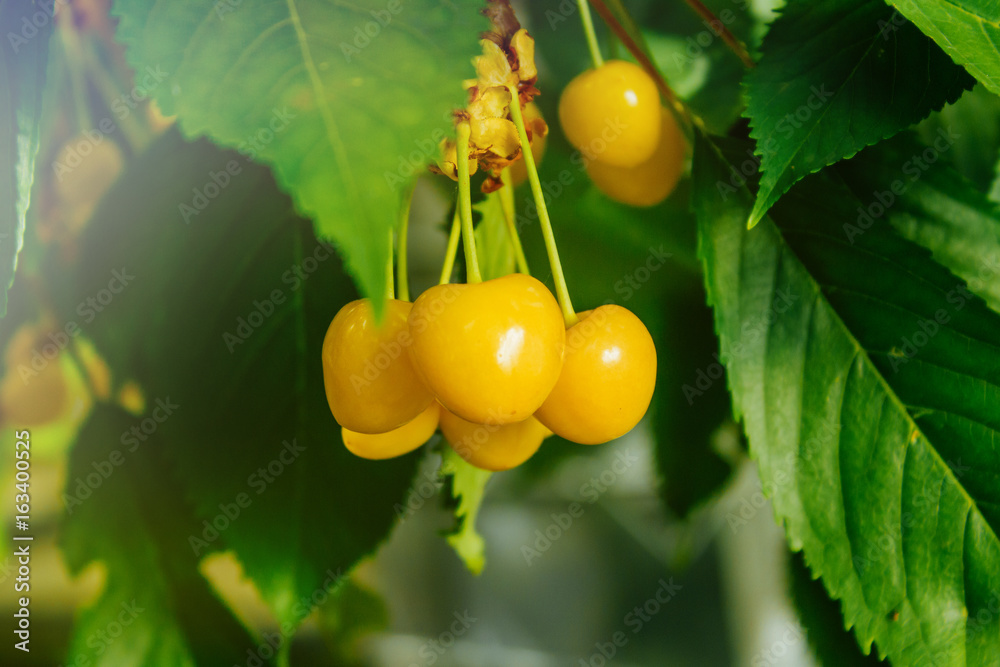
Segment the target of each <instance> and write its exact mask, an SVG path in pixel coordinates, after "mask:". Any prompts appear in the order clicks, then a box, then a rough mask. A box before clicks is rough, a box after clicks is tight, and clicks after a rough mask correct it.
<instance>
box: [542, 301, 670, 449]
mask: <svg viewBox="0 0 1000 667" xmlns="http://www.w3.org/2000/svg"><path fill="white" fill-rule="evenodd" d="M655 385H656V346H655V345H654V344H653V339H652V337H650V335H649V331H647V330H646V327H645V325H643V323H642V322H641V321H640V320H639V318H638V317H636V316H635V315H633V314H632V313H631V312H630V311H629V310H626V309H625V308H622V307H621V306H616V305H606V306H601V307H599V308H595V309H594V310H592V311H589V312H585V313H581V317H580V321H579V322H578V323H577V324H575V325H573V326H572V327H570V329H569V331H567V332H566V359H565V361H564V362H563V369H562V373H561V374H560V375H559V381H558V382H557V383H556V386H555V388H554V389H553V390H552V393H551V394H549V397H548V398H547V399H546V400H545V403H544V404H543V405H542V407H541V408H539V409H538V411H537V412H536V413H535V417H537V418H538V421H540V422H542V423H543V424H545V425H546V426H548V427H549V428H550V429H552V431H553V432H554V433H555V434H556V435H558V436H561V437H563V438H566V439H567V440H570V441H572V442H577V443H580V444H582V445H596V444H600V443H602V442H607V441H609V440H614V439H615V438H617V437H620V436H622V435H625V434H626V433H628V432H629V431H631V430H632V428H634V427H635V425H636V424H638V423H639V420H641V419H642V417H643V415H645V414H646V409H647V408H648V407H649V402H650V400H651V399H652V397H653V388H654V386H655Z"/></svg>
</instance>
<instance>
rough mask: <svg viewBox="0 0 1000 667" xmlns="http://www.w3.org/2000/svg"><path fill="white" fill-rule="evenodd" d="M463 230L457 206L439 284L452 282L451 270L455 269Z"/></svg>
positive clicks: (452, 219)
mask: <svg viewBox="0 0 1000 667" xmlns="http://www.w3.org/2000/svg"><path fill="white" fill-rule="evenodd" d="M461 231H462V222H461V217H460V216H459V215H458V207H457V206H456V207H455V215H454V216H452V218H451V232H450V233H449V234H448V249H447V250H445V251H444V252H445V255H444V264H443V265H442V266H441V279H440V280H438V285H444V284H446V283H450V282H451V272H452V271H453V270H454V269H455V254H456V253H457V252H458V237H459V236H460V233H459V232H461Z"/></svg>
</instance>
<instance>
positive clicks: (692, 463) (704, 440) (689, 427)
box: [652, 275, 732, 517]
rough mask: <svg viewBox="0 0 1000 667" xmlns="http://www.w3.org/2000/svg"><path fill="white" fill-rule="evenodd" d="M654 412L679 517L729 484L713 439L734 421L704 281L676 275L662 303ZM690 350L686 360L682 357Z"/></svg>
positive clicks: (668, 493) (671, 501)
mask: <svg viewBox="0 0 1000 667" xmlns="http://www.w3.org/2000/svg"><path fill="white" fill-rule="evenodd" d="M656 328H658V329H660V330H661V333H660V334H659V336H658V338H657V339H656V349H657V351H658V353H657V367H656V387H657V391H656V398H655V399H654V403H653V406H652V414H653V432H654V434H655V435H656V466H657V470H658V472H659V474H660V477H661V478H662V480H663V483H662V492H663V496H664V499H665V500H666V503H667V506H668V507H669V508H670V509H671V511H673V512H674V513H675V514H677V515H678V516H680V517H684V516H687V514H688V513H689V512H690V511H691V510H692V509H693V508H694V507H695V506H697V505H698V504H699V503H701V502H703V501H704V500H706V499H707V498H709V497H710V496H711V495H712V494H713V493H715V492H716V491H717V490H718V489H719V487H720V486H722V484H723V483H724V482H725V481H726V479H728V477H729V473H730V465H729V464H728V463H727V462H726V461H725V460H724V459H723V458H722V457H721V456H720V455H719V453H718V452H716V451H715V449H714V448H713V436H715V435H716V433H717V431H718V429H719V428H720V427H721V426H722V425H723V424H724V423H725V422H726V421H727V420H731V419H732V405H731V401H730V398H729V392H728V390H727V387H726V378H725V371H724V368H723V366H722V363H721V361H720V360H719V339H718V338H717V337H716V336H715V331H714V329H713V321H712V312H711V310H710V309H709V308H708V306H706V305H705V288H704V287H703V286H702V284H701V281H700V279H699V278H698V277H697V276H688V275H675V276H673V277H672V278H671V287H670V289H669V290H668V293H667V294H666V295H665V297H664V300H663V303H662V323H661V324H660V325H659V326H658V327H656ZM677 350H683V351H684V352H683V354H677V353H676V351H677Z"/></svg>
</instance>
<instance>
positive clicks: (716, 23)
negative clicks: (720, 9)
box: [684, 0, 757, 69]
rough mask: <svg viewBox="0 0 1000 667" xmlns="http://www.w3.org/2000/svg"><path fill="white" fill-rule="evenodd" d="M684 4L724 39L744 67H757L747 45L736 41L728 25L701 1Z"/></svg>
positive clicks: (686, 0) (688, 0)
mask: <svg viewBox="0 0 1000 667" xmlns="http://www.w3.org/2000/svg"><path fill="white" fill-rule="evenodd" d="M684 2H686V3H687V4H688V6H689V7H690V8H691V9H693V10H694V11H695V13H697V14H698V16H700V17H702V18H703V19H705V21H706V22H707V23H708V27H709V29H711V30H712V32H714V33H715V34H716V35H718V36H719V37H721V38H722V41H724V42H725V43H726V46H728V47H729V50H730V51H732V52H733V53H735V54H736V56H737V57H738V58H739V59H740V60H742V61H743V64H744V65H746V66H747V67H749V68H751V69H752V68H754V67H756V66H757V63H755V62H754V61H753V58H751V57H750V53H749V52H748V51H747V47H746V45H744V44H743V42H741V41H740V40H738V39H736V36H735V35H734V34H733V33H731V32H729V28H727V27H726V25H725V24H724V23H723V22H722V21H720V20H719V18H718V17H717V16H716V15H715V14H714V13H712V10H711V9H709V8H708V7H706V6H705V5H704V3H702V1H701V0H684Z"/></svg>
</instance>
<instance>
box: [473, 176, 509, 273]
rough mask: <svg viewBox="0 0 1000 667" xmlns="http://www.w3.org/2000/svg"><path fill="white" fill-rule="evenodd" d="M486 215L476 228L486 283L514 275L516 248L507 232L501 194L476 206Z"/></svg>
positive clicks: (487, 196) (496, 193) (487, 198)
mask: <svg viewBox="0 0 1000 667" xmlns="http://www.w3.org/2000/svg"><path fill="white" fill-rule="evenodd" d="M473 209H474V210H475V211H477V212H479V214H480V215H482V219H481V220H480V221H479V224H477V225H476V253H477V254H478V255H479V270H480V271H481V272H482V274H483V280H491V279H493V278H499V277H501V276H506V275H507V274H509V273H513V272H514V246H513V244H512V243H511V241H510V235H509V234H508V232H507V220H506V218H504V215H503V207H502V206H501V204H500V194H499V193H498V192H493V193H490V194H488V195H486V198H485V199H483V200H482V201H481V202H478V203H477V204H475V206H473Z"/></svg>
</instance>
